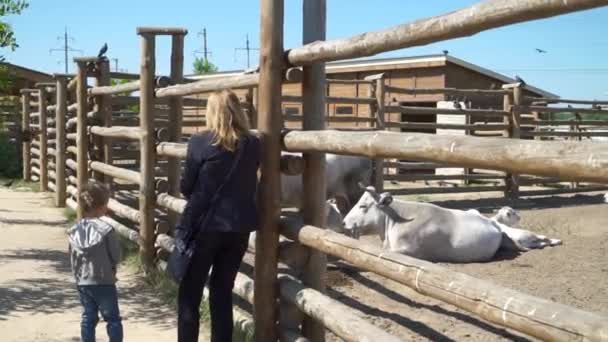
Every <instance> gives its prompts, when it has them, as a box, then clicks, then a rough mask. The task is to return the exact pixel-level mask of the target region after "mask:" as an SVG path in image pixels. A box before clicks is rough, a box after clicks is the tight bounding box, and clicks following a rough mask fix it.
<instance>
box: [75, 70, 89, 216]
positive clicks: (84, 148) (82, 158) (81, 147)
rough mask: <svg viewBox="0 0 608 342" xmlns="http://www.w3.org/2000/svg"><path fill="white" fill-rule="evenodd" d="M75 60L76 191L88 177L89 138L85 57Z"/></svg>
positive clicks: (78, 212) (79, 213) (79, 210)
mask: <svg viewBox="0 0 608 342" xmlns="http://www.w3.org/2000/svg"><path fill="white" fill-rule="evenodd" d="M75 60H76V66H77V71H76V80H77V82H76V103H77V104H78V107H77V109H76V148H77V153H76V163H77V167H76V177H77V183H78V184H77V185H78V191H80V189H82V187H83V186H84V185H85V184H86V182H87V181H88V179H89V174H88V164H89V161H88V155H87V153H88V148H89V139H88V136H87V111H88V110H87V108H88V106H87V60H86V59H84V58H83V59H78V58H77V59H75ZM77 201H78V210H77V215H78V219H81V218H82V217H83V216H84V206H83V205H82V203H81V200H80V196H78V197H77Z"/></svg>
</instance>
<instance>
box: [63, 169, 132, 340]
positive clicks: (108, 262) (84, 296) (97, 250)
mask: <svg viewBox="0 0 608 342" xmlns="http://www.w3.org/2000/svg"><path fill="white" fill-rule="evenodd" d="M79 196H80V203H81V205H82V206H83V209H84V213H85V214H84V217H83V218H82V219H81V220H80V221H79V222H78V223H76V224H75V225H74V226H73V227H72V228H70V230H69V231H68V235H69V241H70V245H69V248H70V257H71V262H72V272H73V273H74V277H75V278H76V285H77V287H78V293H79V295H80V302H81V303H82V306H83V312H82V322H81V323H80V335H81V339H82V341H83V342H93V341H95V326H96V325H97V322H98V316H97V315H98V312H101V316H102V317H103V319H104V320H105V321H106V323H107V332H108V337H109V338H110V342H122V340H123V332H122V323H121V318H120V312H119V310H118V295H117V291H116V285H115V284H116V266H117V264H118V262H119V261H120V245H119V243H118V239H117V237H116V233H115V232H114V230H113V228H112V227H111V226H110V225H108V224H107V223H105V222H104V221H102V220H100V219H99V218H100V217H101V216H103V215H105V213H106V211H107V209H108V208H107V205H108V200H109V198H110V191H109V190H108V188H107V187H106V186H105V185H104V184H102V183H99V182H96V181H89V182H88V183H87V184H86V185H85V186H84V187H83V188H82V189H80V194H79Z"/></svg>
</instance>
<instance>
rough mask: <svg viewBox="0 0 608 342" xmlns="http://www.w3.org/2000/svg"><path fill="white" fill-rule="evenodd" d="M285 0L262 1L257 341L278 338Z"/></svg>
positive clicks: (255, 315)
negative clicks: (277, 281) (277, 279)
mask: <svg viewBox="0 0 608 342" xmlns="http://www.w3.org/2000/svg"><path fill="white" fill-rule="evenodd" d="M283 9H284V3H283V0H261V1H260V13H261V20H260V22H261V27H260V48H261V49H260V75H259V87H258V98H259V101H258V129H259V133H260V138H261V141H262V150H263V152H262V163H261V179H260V188H259V191H258V205H259V207H258V208H259V212H260V227H262V228H261V229H260V231H259V232H258V234H257V236H256V251H258V253H256V254H255V268H254V272H255V293H256V296H255V300H254V305H253V311H254V317H255V341H256V342H266V341H276V340H277V338H278V331H277V325H276V322H277V318H278V313H277V310H276V307H275V304H276V300H277V297H278V293H277V287H276V278H277V264H278V248H277V247H278V243H279V227H278V219H279V212H280V210H281V209H280V196H281V183H280V173H279V168H280V156H281V138H280V131H281V127H283V123H282V118H281V97H280V95H281V90H282V89H281V83H282V82H281V81H282V76H281V70H283V68H284V65H283V64H284V51H283Z"/></svg>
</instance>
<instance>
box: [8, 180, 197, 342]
mask: <svg viewBox="0 0 608 342" xmlns="http://www.w3.org/2000/svg"><path fill="white" fill-rule="evenodd" d="M49 199H50V196H49V195H48V194H41V193H33V192H18V191H10V190H7V189H6V188H0V233H1V234H2V238H1V239H0V332H2V337H1V338H0V339H1V340H2V341H7V342H11V341H19V342H25V341H45V342H46V341H79V340H80V338H79V336H80V313H81V307H80V303H79V301H78V294H77V292H76V289H75V286H74V283H73V278H72V274H71V272H70V263H69V258H68V254H67V240H66V236H65V229H66V222H65V218H64V217H63V215H62V211H61V209H56V208H53V207H52V206H51V204H50V202H49ZM118 288H119V305H120V310H121V316H122V317H123V325H124V331H125V341H135V342H137V341H175V340H176V337H177V335H176V321H175V317H176V315H175V312H174V310H173V309H171V308H170V307H168V306H167V305H164V304H163V303H162V302H161V301H160V300H159V299H157V297H156V296H155V294H154V293H152V292H151V291H150V290H148V289H146V288H145V287H143V286H142V284H141V282H140V281H139V280H138V278H137V277H136V276H135V275H134V274H132V273H129V272H128V270H126V269H125V268H124V267H122V268H121V269H120V272H119V283H118ZM201 335H204V333H203V332H201ZM106 336H107V335H106V332H105V323H104V322H103V321H101V322H100V324H99V325H98V327H97V337H98V340H100V341H104V340H107V337H106ZM200 340H201V341H206V340H208V337H207V336H201V339H200Z"/></svg>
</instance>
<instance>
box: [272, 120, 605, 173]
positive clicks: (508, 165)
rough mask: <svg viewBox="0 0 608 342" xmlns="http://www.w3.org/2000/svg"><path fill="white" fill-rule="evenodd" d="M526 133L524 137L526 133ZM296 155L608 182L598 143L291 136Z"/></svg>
mask: <svg viewBox="0 0 608 342" xmlns="http://www.w3.org/2000/svg"><path fill="white" fill-rule="evenodd" d="M522 133H523V132H522ZM283 146H284V147H285V148H286V150H287V151H291V152H324V153H337V154H349V155H362V156H367V157H369V158H372V159H377V158H399V159H410V160H424V161H429V162H437V163H447V164H455V165H462V166H463V167H468V168H480V169H489V170H500V171H508V172H511V173H518V174H530V175H537V176H548V177H560V178H562V179H565V180H578V181H590V182H597V183H608V150H607V149H606V148H605V147H604V146H603V144H597V143H593V142H576V143H572V142H559V141H537V140H534V141H531V140H519V139H503V138H479V137H471V136H454V135H434V134H424V133H395V132H384V131H376V132H339V131H334V130H325V131H291V132H288V133H286V134H284V137H283Z"/></svg>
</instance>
